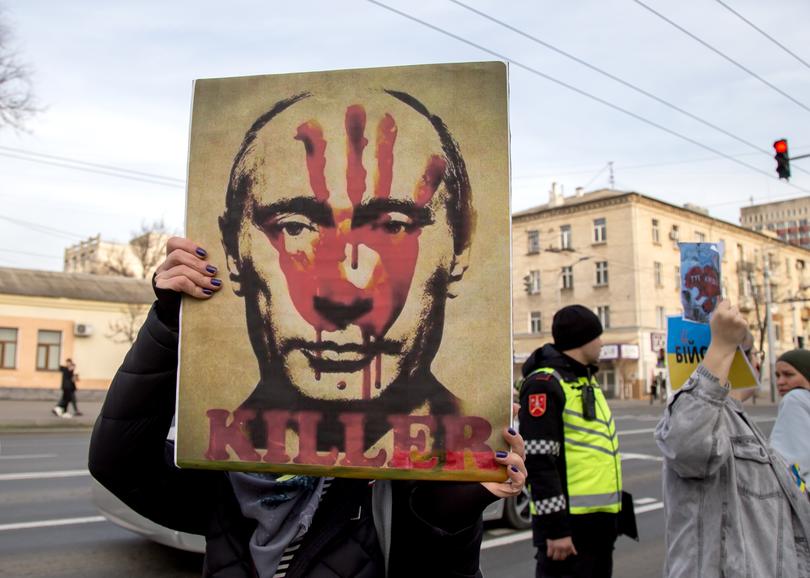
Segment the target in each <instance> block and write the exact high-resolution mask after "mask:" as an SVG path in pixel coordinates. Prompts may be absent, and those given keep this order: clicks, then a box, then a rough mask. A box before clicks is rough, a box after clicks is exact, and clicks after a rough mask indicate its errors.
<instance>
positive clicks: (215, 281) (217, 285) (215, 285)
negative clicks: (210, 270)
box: [211, 279, 222, 287]
mask: <svg viewBox="0 0 810 578" xmlns="http://www.w3.org/2000/svg"><path fill="white" fill-rule="evenodd" d="M211 285H213V286H214V287H219V286H220V285H222V281H220V280H219V279H211Z"/></svg>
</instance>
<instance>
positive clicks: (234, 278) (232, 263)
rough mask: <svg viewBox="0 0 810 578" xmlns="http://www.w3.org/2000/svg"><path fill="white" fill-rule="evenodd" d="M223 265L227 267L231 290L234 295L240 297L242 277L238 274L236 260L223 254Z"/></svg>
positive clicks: (227, 254)
mask: <svg viewBox="0 0 810 578" xmlns="http://www.w3.org/2000/svg"><path fill="white" fill-rule="evenodd" d="M225 265H226V266H227V267H228V273H229V275H228V277H229V278H230V280H231V287H232V288H233V292H234V294H236V295H237V296H239V297H241V296H242V277H241V276H240V274H239V267H238V265H237V264H236V259H234V258H233V256H232V255H231V254H230V253H228V252H227V251H226V252H225Z"/></svg>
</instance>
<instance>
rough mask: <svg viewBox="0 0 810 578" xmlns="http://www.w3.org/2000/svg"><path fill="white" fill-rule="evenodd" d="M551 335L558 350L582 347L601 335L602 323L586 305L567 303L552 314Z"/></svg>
mask: <svg viewBox="0 0 810 578" xmlns="http://www.w3.org/2000/svg"><path fill="white" fill-rule="evenodd" d="M551 335H552V337H554V347H556V348H557V350H558V351H568V350H569V349H576V348H577V347H582V346H583V345H585V344H586V343H590V342H591V341H593V340H594V339H596V338H597V337H599V336H600V335H602V323H601V321H599V318H598V317H597V316H596V314H595V313H594V312H593V311H591V310H590V309H588V308H587V307H583V306H582V305H569V306H568V307H563V308H562V309H560V310H559V311H557V313H555V314H554V321H552V323H551Z"/></svg>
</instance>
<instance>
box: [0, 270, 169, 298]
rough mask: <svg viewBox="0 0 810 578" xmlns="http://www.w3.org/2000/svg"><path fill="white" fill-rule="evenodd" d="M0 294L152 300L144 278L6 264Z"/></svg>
mask: <svg viewBox="0 0 810 578" xmlns="http://www.w3.org/2000/svg"><path fill="white" fill-rule="evenodd" d="M0 294H5V295H25V296H27V297H56V298H64V299H79V300H82V301H106V302H111V303H143V304H149V303H152V301H154V300H155V295H154V293H153V292H152V284H151V283H150V282H149V281H148V280H145V279H135V278H132V277H116V276H113V275H90V274H88V273H63V272H61V271H39V270H36V269H13V268H10V267H0Z"/></svg>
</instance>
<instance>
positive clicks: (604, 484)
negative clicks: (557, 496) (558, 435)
mask: <svg viewBox="0 0 810 578" xmlns="http://www.w3.org/2000/svg"><path fill="white" fill-rule="evenodd" d="M541 372H542V373H548V374H551V375H552V376H554V378H556V379H557V381H558V382H559V383H560V387H562V390H563V393H564V394H565V408H564V409H563V428H564V437H565V470H566V475H567V478H568V509H569V511H570V512H571V514H592V513H594V512H610V513H614V514H616V513H618V512H619V511H620V510H621V507H622V467H621V456H620V455H619V439H618V437H617V436H616V425H615V423H614V422H613V416H612V415H611V413H610V408H609V407H608V404H607V402H606V401H605V396H604V395H603V394H602V390H601V389H599V385H598V383H597V381H596V379H595V378H593V377H591V381H590V385H592V386H593V393H594V399H595V405H596V419H593V420H586V419H585V418H584V417H583V415H582V388H583V386H586V385H588V384H589V382H588V378H587V377H580V378H578V379H577V381H566V380H564V379H563V378H562V376H560V374H559V373H557V371H555V370H554V369H552V368H550V367H542V368H540V369H536V370H535V371H533V372H532V373H531V374H529V375H528V376H526V378H527V379H528V378H529V377H530V376H531V375H534V374H535V373H541ZM530 509H531V510H532V514H535V512H534V502H533V501H532V502H531V507H530Z"/></svg>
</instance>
